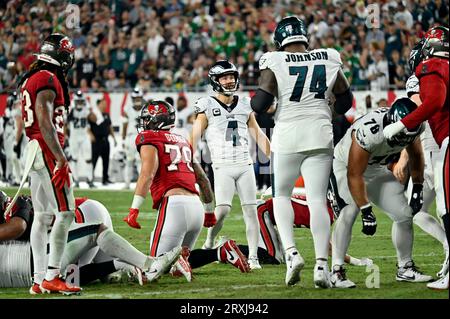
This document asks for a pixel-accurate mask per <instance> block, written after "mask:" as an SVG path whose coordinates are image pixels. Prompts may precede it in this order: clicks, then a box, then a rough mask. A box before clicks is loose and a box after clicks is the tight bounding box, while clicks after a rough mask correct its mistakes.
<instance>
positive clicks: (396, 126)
mask: <svg viewBox="0 0 450 319" xmlns="http://www.w3.org/2000/svg"><path fill="white" fill-rule="evenodd" d="M404 128H405V125H404V124H403V123H402V122H401V121H398V122H395V123H393V124H389V125H387V126H385V128H384V129H383V135H384V137H385V138H386V139H388V140H390V139H392V137H394V136H395V135H397V134H398V133H400V132H401V131H402V130H403V129H404Z"/></svg>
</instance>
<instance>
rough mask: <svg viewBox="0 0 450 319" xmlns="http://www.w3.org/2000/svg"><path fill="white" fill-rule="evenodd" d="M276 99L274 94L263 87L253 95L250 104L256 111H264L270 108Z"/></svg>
mask: <svg viewBox="0 0 450 319" xmlns="http://www.w3.org/2000/svg"><path fill="white" fill-rule="evenodd" d="M273 100H274V96H273V95H272V94H270V93H268V92H266V91H264V90H262V89H258V90H257V91H256V94H255V95H254V96H253V97H252V99H251V101H250V105H251V107H252V109H253V111H255V112H256V113H264V112H265V111H267V110H268V109H269V107H270V106H271V105H272V103H273Z"/></svg>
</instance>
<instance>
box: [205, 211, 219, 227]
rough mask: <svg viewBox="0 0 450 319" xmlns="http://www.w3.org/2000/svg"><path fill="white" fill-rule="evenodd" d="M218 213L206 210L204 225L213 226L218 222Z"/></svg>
mask: <svg viewBox="0 0 450 319" xmlns="http://www.w3.org/2000/svg"><path fill="white" fill-rule="evenodd" d="M216 222H217V220H216V215H214V212H205V219H204V220H203V227H207V228H209V227H213V226H214V225H215V224H216Z"/></svg>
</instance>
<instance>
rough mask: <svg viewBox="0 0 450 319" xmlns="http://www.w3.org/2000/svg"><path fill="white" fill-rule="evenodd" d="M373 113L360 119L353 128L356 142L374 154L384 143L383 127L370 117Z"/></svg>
mask: <svg viewBox="0 0 450 319" xmlns="http://www.w3.org/2000/svg"><path fill="white" fill-rule="evenodd" d="M371 113H372V112H371ZM371 113H369V114H366V115H365V116H363V117H361V118H360V119H358V121H357V122H355V126H354V128H353V129H354V131H355V139H356V142H357V143H358V145H359V146H361V147H362V148H363V149H365V150H366V151H367V152H369V153H372V152H373V149H374V148H375V147H376V146H377V145H379V144H380V143H382V142H383V141H384V135H383V127H382V125H380V123H379V122H378V121H377V120H376V119H375V118H374V117H372V116H370V115H371Z"/></svg>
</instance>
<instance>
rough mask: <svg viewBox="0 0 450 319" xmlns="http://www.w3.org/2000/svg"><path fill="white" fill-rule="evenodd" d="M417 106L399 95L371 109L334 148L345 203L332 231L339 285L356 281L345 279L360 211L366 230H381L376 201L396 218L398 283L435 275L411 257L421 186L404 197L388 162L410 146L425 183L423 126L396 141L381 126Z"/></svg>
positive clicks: (416, 178) (414, 170) (418, 178)
mask: <svg viewBox="0 0 450 319" xmlns="http://www.w3.org/2000/svg"><path fill="white" fill-rule="evenodd" d="M416 108H417V106H416V104H415V103H414V102H413V101H411V100H410V99H408V98H400V99H398V100H396V101H395V102H394V104H393V105H392V106H391V108H390V109H389V108H379V109H377V110H375V111H371V112H369V113H367V114H366V115H364V116H363V117H361V118H359V119H358V120H357V121H355V122H354V123H353V125H352V126H351V127H350V129H349V130H348V131H347V133H346V135H345V136H344V138H343V139H342V140H341V141H340V142H339V143H338V144H337V145H336V148H335V151H334V161H333V173H334V177H335V178H336V185H337V195H338V196H339V197H340V198H342V200H343V201H344V202H345V206H344V207H343V208H342V209H341V212H340V215H339V218H338V219H337V221H336V225H335V227H334V231H333V239H332V244H333V249H332V255H333V274H332V276H331V282H332V284H333V287H335V288H353V287H355V286H356V285H355V284H354V283H353V282H352V281H351V280H349V279H347V277H346V273H345V269H344V267H343V265H344V256H345V254H346V252H347V250H348V247H349V245H350V241H351V237H352V227H353V224H354V222H355V219H356V217H357V216H358V212H361V217H362V225H363V228H362V232H363V233H364V234H366V235H370V236H372V235H374V234H375V232H376V228H377V222H376V217H375V215H374V213H373V211H372V204H371V202H372V203H374V204H375V205H377V206H378V207H380V208H381V209H382V210H383V211H385V212H386V214H387V215H388V216H389V217H390V218H391V219H392V220H393V222H394V223H393V226H392V241H393V244H394V246H395V249H396V251H397V262H398V270H397V276H396V279H397V281H408V282H427V281H430V280H431V279H432V277H431V276H427V275H424V274H422V273H421V272H420V271H419V270H418V269H417V268H416V266H415V264H414V262H413V260H412V247H413V225H412V224H413V221H412V219H413V215H414V214H416V213H418V212H419V211H420V209H421V207H422V201H421V189H419V188H414V190H413V193H412V194H411V198H410V199H409V200H408V199H407V198H406V196H405V195H404V186H403V185H402V184H401V183H399V182H398V181H397V179H396V178H395V177H394V175H393V174H392V172H391V171H390V170H389V169H388V168H387V165H388V164H389V163H390V162H392V161H393V160H395V159H397V158H398V157H399V155H400V152H401V151H402V150H403V149H406V150H407V152H408V155H409V168H410V172H411V177H412V179H413V182H414V183H415V184H420V185H422V184H423V180H424V179H423V170H424V160H423V152H422V145H421V142H420V138H419V135H420V133H422V132H423V126H422V125H420V126H418V127H416V128H415V129H414V131H411V132H410V133H409V134H408V135H406V134H402V135H399V136H397V137H396V138H395V139H393V140H387V139H385V138H384V136H383V131H382V128H383V127H384V126H386V125H388V124H389V123H394V122H395V121H396V120H398V119H400V118H403V117H405V116H406V115H407V114H409V113H411V112H412V111H413V110H415V109H416ZM408 203H409V204H408Z"/></svg>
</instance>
